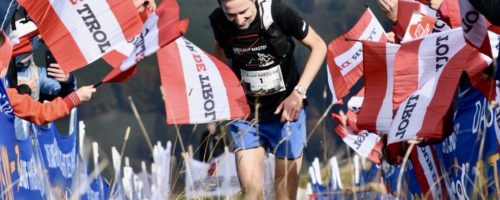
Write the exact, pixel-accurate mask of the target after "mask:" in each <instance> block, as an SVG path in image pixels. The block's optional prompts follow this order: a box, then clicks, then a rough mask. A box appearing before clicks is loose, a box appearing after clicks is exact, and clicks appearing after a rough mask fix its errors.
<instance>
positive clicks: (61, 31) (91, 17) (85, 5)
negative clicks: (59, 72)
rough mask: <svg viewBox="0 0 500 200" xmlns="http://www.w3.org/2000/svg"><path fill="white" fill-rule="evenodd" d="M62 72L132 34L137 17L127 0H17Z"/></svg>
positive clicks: (81, 64) (137, 28) (137, 27)
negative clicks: (37, 29)
mask: <svg viewBox="0 0 500 200" xmlns="http://www.w3.org/2000/svg"><path fill="white" fill-rule="evenodd" d="M19 3H20V4H21V6H23V7H24V8H25V9H26V10H27V11H28V14H29V15H30V17H31V18H32V19H33V20H34V21H35V23H36V24H37V25H38V28H39V31H40V34H41V36H42V38H43V39H44V41H45V44H46V45H47V46H48V47H49V49H50V50H51V52H52V53H53V54H54V56H55V58H56V60H57V61H58V64H60V65H61V68H62V69H63V70H64V71H66V72H71V71H74V70H77V69H79V68H81V67H84V66H86V65H87V64H89V63H92V62H93V61H95V60H97V59H99V58H100V57H102V56H103V55H104V54H105V53H107V52H109V51H111V50H112V49H114V48H115V47H116V45H118V44H120V43H122V42H126V41H127V40H128V39H131V38H132V37H134V36H135V35H136V34H137V33H138V32H139V31H140V28H141V20H140V18H139V15H138V14H137V10H136V8H135V6H134V5H133V3H132V2H131V1H130V0H107V1H89V0H79V1H76V0H72V1H52V0H40V1H29V0H19Z"/></svg>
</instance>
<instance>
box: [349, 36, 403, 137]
mask: <svg viewBox="0 0 500 200" xmlns="http://www.w3.org/2000/svg"><path fill="white" fill-rule="evenodd" d="M399 47H400V45H397V44H391V43H384V42H369V41H364V42H363V67H364V73H363V76H364V79H365V98H364V101H363V104H362V106H361V109H360V111H359V114H358V118H357V119H358V120H357V127H358V128H359V129H364V130H370V131H377V132H381V133H388V132H389V130H390V128H391V124H392V115H393V113H392V95H393V94H392V93H393V73H394V58H395V56H396V53H397V51H398V50H399Z"/></svg>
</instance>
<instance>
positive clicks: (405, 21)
mask: <svg viewBox="0 0 500 200" xmlns="http://www.w3.org/2000/svg"><path fill="white" fill-rule="evenodd" d="M397 7H398V12H397V13H398V16H397V25H396V27H394V28H393V30H394V31H395V33H396V34H397V35H398V37H399V38H401V39H403V38H405V37H408V36H406V33H407V32H406V30H408V28H409V26H410V24H411V19H412V18H413V15H414V13H419V14H422V15H424V16H428V17H431V18H433V19H436V20H437V19H439V14H438V12H437V11H436V10H434V9H432V8H430V7H429V6H428V4H422V3H420V2H417V1H409V0H406V1H398V6H397ZM440 22H442V21H440ZM442 23H443V24H444V22H442ZM438 26H439V25H438ZM403 40H404V39H403Z"/></svg>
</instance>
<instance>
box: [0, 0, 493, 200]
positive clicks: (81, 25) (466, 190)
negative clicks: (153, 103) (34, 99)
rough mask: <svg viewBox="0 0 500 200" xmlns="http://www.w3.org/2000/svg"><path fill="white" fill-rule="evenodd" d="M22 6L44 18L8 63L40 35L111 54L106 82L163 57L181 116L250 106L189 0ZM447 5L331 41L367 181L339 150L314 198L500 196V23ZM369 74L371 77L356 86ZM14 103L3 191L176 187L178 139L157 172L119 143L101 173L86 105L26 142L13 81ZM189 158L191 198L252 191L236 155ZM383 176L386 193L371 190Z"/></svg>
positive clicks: (88, 58) (171, 101)
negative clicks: (18, 128) (183, 15)
mask: <svg viewBox="0 0 500 200" xmlns="http://www.w3.org/2000/svg"><path fill="white" fill-rule="evenodd" d="M18 2H19V4H20V5H21V6H22V7H23V8H24V9H26V11H27V13H28V14H29V16H30V17H31V19H32V20H33V22H29V20H28V21H27V22H26V23H31V24H32V27H31V28H30V29H29V30H28V31H25V32H22V33H18V34H17V35H14V34H13V35H11V41H12V44H13V49H12V48H8V47H6V46H3V47H2V48H1V51H2V52H1V54H2V59H1V60H2V62H1V63H0V64H2V65H5V62H4V60H9V59H4V58H3V57H9V58H10V56H11V54H13V55H12V56H16V55H20V54H22V53H27V52H30V51H32V49H33V47H32V46H31V44H32V43H31V42H30V40H32V39H33V38H34V37H35V36H37V35H40V36H41V37H42V39H43V40H44V42H45V44H46V45H47V47H48V48H49V49H50V50H51V52H52V53H53V54H54V56H55V57H56V59H57V61H58V63H59V64H60V65H61V67H62V69H63V70H64V71H66V72H72V71H75V70H77V69H80V68H82V67H85V66H87V65H88V64H90V63H92V62H94V61H95V60H97V59H100V58H103V59H104V60H105V61H106V62H107V63H109V64H110V65H111V66H112V70H111V72H110V73H109V74H107V75H106V76H105V77H104V78H103V79H102V81H101V83H108V82H123V81H126V80H127V79H128V78H130V77H131V76H132V75H133V74H134V73H135V70H137V69H136V68H137V64H138V63H139V62H140V61H141V60H142V59H143V58H144V57H146V56H150V55H153V54H155V53H156V56H157V59H158V67H159V72H160V74H159V76H160V77H161V82H162V87H161V89H162V92H163V95H164V100H165V110H166V113H167V119H166V122H167V123H168V124H198V123H206V122H213V121H220V120H231V119H237V118H242V117H245V116H248V114H249V108H248V105H247V102H246V99H245V95H244V93H243V89H242V87H241V85H240V83H239V81H238V79H237V78H236V76H235V75H234V74H233V72H232V71H231V70H230V68H229V67H228V66H227V65H226V64H224V63H222V62H221V61H219V60H217V59H216V58H214V57H213V56H212V55H210V54H208V53H206V52H205V51H203V50H202V49H200V48H198V47H197V46H196V45H195V44H193V43H192V42H190V41H189V40H188V39H186V38H185V37H183V36H182V35H183V34H184V33H185V32H186V31H187V25H188V21H187V20H186V19H182V20H181V19H180V18H179V7H178V4H177V1H176V0H163V1H162V2H161V3H160V4H159V6H158V8H157V9H156V11H155V12H152V13H149V14H148V15H147V16H146V17H144V16H142V18H141V16H139V14H137V15H135V14H131V13H137V11H136V8H135V7H134V6H133V4H132V2H131V1H130V0H108V1H86V0H79V1H49V0H39V1H27V0H18ZM11 4H12V2H10V3H9V5H11ZM14 4H15V3H14ZM443 4H445V5H446V8H447V9H446V10H437V11H436V10H433V9H430V8H429V7H428V6H427V5H426V4H423V3H422V2H421V1H411V0H407V1H399V6H398V16H397V18H398V20H397V22H398V23H397V24H396V25H395V26H394V28H393V31H394V32H395V35H396V38H395V42H389V41H391V40H390V38H388V35H387V34H386V31H385V30H384V28H383V27H382V25H381V24H380V22H379V21H378V20H377V18H376V17H375V15H374V14H373V13H372V11H371V10H370V9H369V8H367V9H366V10H365V11H364V13H363V14H362V15H361V17H360V19H359V20H358V22H357V23H356V24H355V25H354V26H353V27H352V28H351V29H350V30H349V31H348V32H346V33H345V34H343V35H341V36H339V37H338V38H336V39H334V40H333V41H331V42H330V44H329V45H328V54H327V60H326V63H327V71H328V73H327V74H328V85H329V87H330V90H331V94H332V97H333V98H332V101H333V103H336V104H344V105H346V106H347V107H348V109H347V110H344V111H342V112H340V113H333V114H332V120H334V121H336V122H337V123H338V125H337V127H336V128H335V129H334V130H333V132H335V133H336V134H337V135H338V136H340V138H341V139H342V140H343V141H344V142H345V143H346V144H347V146H349V147H350V148H351V149H352V150H353V151H354V152H356V153H357V154H358V155H359V157H361V158H359V157H358V155H357V156H355V157H354V161H353V166H354V171H355V173H354V184H353V186H354V187H351V186H349V188H348V187H347V186H346V185H345V184H342V180H341V178H340V170H339V167H338V163H339V162H338V160H337V158H335V157H333V158H331V159H330V160H328V161H324V162H325V163H328V165H329V166H330V169H329V173H330V177H329V179H328V180H329V182H328V183H325V184H323V181H322V180H323V178H322V176H321V170H320V162H319V160H318V159H316V160H315V161H314V162H313V164H312V166H311V168H309V170H308V171H309V175H310V178H311V183H310V184H309V185H308V190H309V191H308V192H307V193H308V194H309V198H311V199H337V198H340V199H341V198H344V197H345V196H351V195H354V196H358V197H366V198H370V199H372V198H377V199H384V198H387V197H412V198H429V199H430V198H432V199H448V198H449V199H471V198H475V197H488V198H489V197H493V198H494V197H500V181H499V179H500V178H499V177H500V176H499V171H500V166H499V164H500V156H499V153H500V149H499V147H500V126H499V123H498V120H499V119H498V116H499V114H498V112H499V107H498V105H496V104H495V103H494V102H495V101H496V102H499V101H500V97H499V94H498V92H497V91H498V88H499V86H498V85H499V83H498V81H496V80H495V73H494V72H496V70H497V69H495V68H494V67H493V69H492V65H491V63H492V62H493V60H495V59H497V57H498V53H499V49H498V48H499V40H500V36H499V35H498V33H499V29H500V28H499V27H497V26H494V25H492V24H490V23H489V22H488V21H487V20H486V19H485V18H484V17H483V16H482V15H481V14H480V13H479V12H477V11H475V10H474V9H473V7H472V6H471V5H470V3H469V2H468V0H456V1H453V0H450V1H444V3H443ZM14 7H15V5H14ZM5 9H6V10H5V12H10V11H11V10H12V9H11V6H9V7H7V8H5ZM2 12H4V11H3V10H2ZM5 16H9V15H5ZM5 21H6V20H3V21H2V26H4V24H5ZM31 24H30V25H31ZM35 24H36V25H35ZM33 26H34V27H33ZM7 46H8V45H7ZM2 67H5V66H2ZM491 72H493V73H491ZM3 81H4V80H2V82H3ZM359 83H362V84H361V85H362V87H361V88H356V87H355V86H356V85H359ZM464 85H465V86H464ZM350 93H354V95H353V96H350V95H349V94H350ZM0 104H1V105H0V106H1V107H0V108H1V111H2V112H0V124H1V126H2V128H1V129H0V133H1V134H2V138H1V139H0V163H1V164H0V172H1V173H0V192H1V197H2V199H12V198H16V199H18V198H19V199H45V198H48V199H53V198H77V199H80V198H82V199H108V198H111V199H144V198H148V199H165V198H168V197H169V195H170V193H171V192H170V191H171V188H170V187H171V186H170V182H171V177H170V168H171V166H170V165H171V144H170V143H168V144H167V146H166V147H163V146H162V145H161V144H157V145H156V146H155V147H154V149H153V152H152V154H153V159H154V163H153V164H152V166H151V169H150V170H149V171H150V172H148V170H147V169H146V166H145V164H143V167H142V172H140V173H134V170H133V169H132V168H131V167H130V163H129V160H128V159H126V158H125V159H122V156H123V155H122V154H121V153H120V152H118V150H117V149H116V148H113V149H112V155H113V156H112V157H113V159H112V163H111V165H112V166H113V168H114V172H115V174H114V179H113V180H114V181H113V183H111V184H110V183H109V182H107V181H106V180H105V179H104V178H103V177H102V176H101V173H100V171H102V168H101V166H103V165H105V164H106V163H103V162H102V159H99V156H98V155H99V147H98V145H97V143H94V144H93V145H92V152H93V153H92V155H93V159H92V160H90V159H89V158H88V157H89V154H88V152H87V150H89V149H87V148H86V146H87V145H84V143H82V141H84V137H83V135H84V131H83V128H82V127H83V124H80V129H79V128H78V124H77V119H76V109H75V110H73V111H72V114H71V116H72V120H71V122H70V130H69V134H68V136H64V137H63V136H61V134H60V133H59V132H58V130H57V129H56V128H55V126H54V125H53V124H49V125H48V126H37V125H34V124H31V123H26V124H24V127H25V128H24V129H23V130H24V131H27V132H28V134H27V135H29V136H30V137H27V138H26V139H25V140H19V139H17V138H16V135H15V134H14V133H15V131H14V122H13V120H14V115H13V113H12V108H11V107H10V104H9V101H8V98H7V96H6V92H5V88H4V84H2V87H0ZM77 130H79V131H78V132H77ZM89 151H90V150H89ZM272 159H273V158H272V157H269V158H266V162H265V163H266V164H265V167H264V169H263V170H265V172H266V173H264V174H265V175H264V180H265V184H266V185H272V184H273V180H272V178H270V177H273V172H274V170H273V169H274V165H273V162H272ZM365 159H368V160H365ZM184 160H185V166H186V180H185V183H186V186H185V191H186V197H187V198H199V197H204V196H226V195H227V196H231V195H234V194H237V193H238V192H239V190H240V189H239V188H240V186H239V185H238V184H237V183H238V181H237V175H236V170H235V163H234V154H233V153H230V152H226V153H224V154H223V155H221V156H219V157H217V158H214V159H213V160H212V161H211V162H210V163H202V162H199V161H196V160H194V159H192V157H191V156H190V155H184ZM360 160H362V161H360ZM122 161H124V164H122ZM90 162H92V163H93V166H94V171H93V172H91V171H89V163H90ZM366 163H369V164H368V165H369V167H367V168H366V167H365V166H366ZM122 166H123V167H122ZM373 183H375V186H373V185H371V186H373V187H377V186H380V188H383V189H382V190H380V191H383V192H380V191H378V190H375V189H373V187H367V186H370V184H373ZM266 188H272V187H270V186H269V187H267V186H266ZM359 188H365V189H366V188H371V189H369V190H358V189H359ZM402 188H404V191H402ZM348 189H349V190H348ZM266 196H267V197H269V198H272V191H267V190H266Z"/></svg>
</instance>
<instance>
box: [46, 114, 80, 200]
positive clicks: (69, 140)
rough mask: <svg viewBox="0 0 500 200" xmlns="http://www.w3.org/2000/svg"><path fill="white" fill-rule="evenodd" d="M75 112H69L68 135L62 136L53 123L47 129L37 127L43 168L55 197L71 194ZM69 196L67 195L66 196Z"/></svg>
mask: <svg viewBox="0 0 500 200" xmlns="http://www.w3.org/2000/svg"><path fill="white" fill-rule="evenodd" d="M76 116H77V111H76V109H73V110H72V112H71V120H70V122H71V124H70V133H69V134H68V135H67V136H63V135H61V134H60V133H59V131H58V130H57V128H56V126H55V124H54V123H51V124H50V125H49V127H48V128H47V127H44V126H38V131H39V134H38V143H39V147H40V151H41V156H42V158H43V162H44V165H45V168H46V169H47V171H48V174H49V180H50V183H51V185H52V188H53V191H55V192H54V193H55V195H57V196H58V197H64V196H65V195H67V194H69V193H70V192H71V186H72V185H71V184H72V182H73V177H75V172H76V160H77V156H78V148H77V142H76V141H77V140H76V138H77V135H78V133H77V130H78V123H77V121H78V120H77V117H76ZM68 196H69V195H68Z"/></svg>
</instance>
